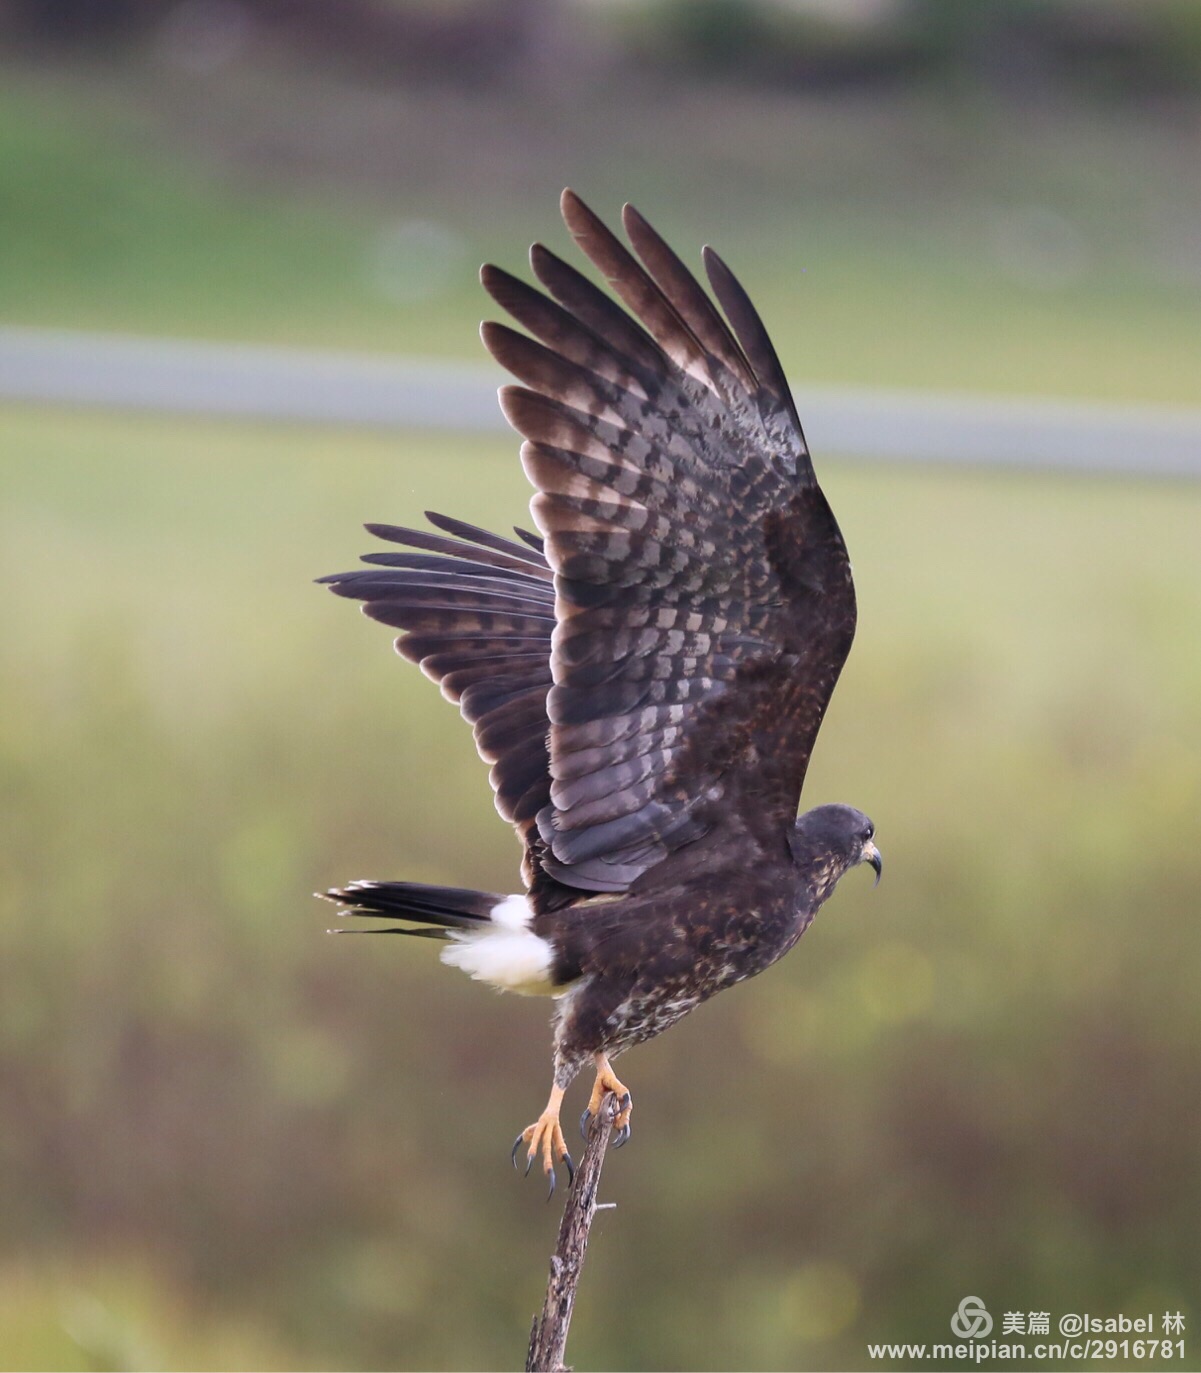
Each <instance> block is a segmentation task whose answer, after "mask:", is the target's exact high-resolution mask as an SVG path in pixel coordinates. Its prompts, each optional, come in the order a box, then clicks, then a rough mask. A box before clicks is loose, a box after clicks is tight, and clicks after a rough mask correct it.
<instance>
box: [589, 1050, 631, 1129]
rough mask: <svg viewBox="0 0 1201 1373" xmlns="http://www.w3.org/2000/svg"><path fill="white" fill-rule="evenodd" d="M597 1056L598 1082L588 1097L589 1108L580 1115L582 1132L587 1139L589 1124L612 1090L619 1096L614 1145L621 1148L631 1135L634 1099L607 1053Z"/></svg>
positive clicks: (614, 1121)
mask: <svg viewBox="0 0 1201 1373" xmlns="http://www.w3.org/2000/svg"><path fill="white" fill-rule="evenodd" d="M595 1058H596V1082H595V1084H594V1085H593V1088H592V1095H591V1096H590V1097H589V1098H588V1108H587V1110H585V1112H584V1114H583V1115H582V1116H581V1117H580V1134H582V1135H583V1136H584V1138H585V1139H587V1138H588V1126H589V1125H590V1124H591V1123H592V1120H593V1118H594V1117H595V1116H597V1115H599V1114H600V1108H601V1103H602V1102H603V1101H604V1099H605V1094H606V1093H607V1092H612V1093H613V1095H614V1096H615V1097H616V1098H617V1114H616V1115H615V1116H614V1117H613V1129H614V1130H615V1131H616V1132H617V1135H616V1138H615V1139H614V1140H613V1147H614V1149H620V1148H621V1146H622V1145H623V1144H624V1143H625V1142H626V1140H628V1139H629V1137H630V1115H631V1113H632V1112H633V1110H634V1101H633V1098H632V1097H631V1096H630V1090H629V1088H628V1087H627V1086H626V1085H625V1083H624V1082H622V1081H621V1079H620V1078H619V1077H618V1076H617V1074H616V1073H615V1072H614V1071H613V1069H612V1068H611V1067H610V1066H609V1060H608V1059H607V1058H606V1057H605V1055H604V1054H597V1055H595Z"/></svg>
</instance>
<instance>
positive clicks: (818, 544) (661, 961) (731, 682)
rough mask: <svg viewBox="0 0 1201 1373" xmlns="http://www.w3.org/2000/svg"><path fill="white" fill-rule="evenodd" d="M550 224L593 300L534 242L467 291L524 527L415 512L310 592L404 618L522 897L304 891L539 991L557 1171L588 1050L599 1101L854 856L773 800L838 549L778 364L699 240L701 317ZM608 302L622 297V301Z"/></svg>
mask: <svg viewBox="0 0 1201 1373" xmlns="http://www.w3.org/2000/svg"><path fill="white" fill-rule="evenodd" d="M561 208H562V212H563V218H564V220H565V221H566V224H567V227H568V229H569V230H570V232H571V234H572V237H573V238H574V239H575V241H576V243H577V244H578V245H579V246H580V248H582V249H583V251H584V253H585V254H586V255H587V256H588V257H589V258H590V259H591V261H592V262H593V264H594V265H595V266H596V267H597V268H598V269H599V271H600V273H601V274H602V275H603V277H604V278H605V280H606V281H607V282H608V284H609V286H610V287H611V288H612V290H613V292H614V293H615V294H616V296H617V297H618V299H619V300H620V302H621V304H620V305H619V304H618V303H617V302H616V301H614V300H613V299H612V297H610V296H609V295H607V294H606V293H605V292H604V291H602V290H600V289H599V288H598V287H597V286H596V285H594V284H593V282H592V281H591V280H589V279H588V278H587V277H585V276H583V275H582V274H581V273H580V272H578V271H577V270H576V269H575V268H574V267H572V266H570V265H569V264H568V263H566V262H564V261H563V260H562V259H561V258H559V257H557V256H556V255H555V254H554V253H552V252H550V251H549V250H548V249H547V248H544V247H543V246H542V245H541V244H535V245H534V247H533V249H532V250H531V254H530V261H531V264H532V267H533V271H534V275H535V276H536V277H537V278H538V280H539V282H540V283H541V285H542V286H543V287H544V288H545V290H544V291H539V290H537V289H535V288H534V287H532V286H530V285H527V284H526V283H525V282H524V281H521V280H519V279H518V278H517V277H514V276H510V275H509V273H508V272H504V271H502V270H501V269H500V268H498V267H492V266H486V267H485V268H484V269H483V272H482V280H483V284H484V286H485V288H486V289H487V291H488V293H489V294H490V295H491V296H492V298H493V300H495V301H496V302H497V304H498V305H500V306H501V307H502V308H503V309H504V310H506V311H507V312H508V313H509V314H510V315H511V316H512V317H513V318H514V319H515V320H516V321H517V323H518V324H520V325H521V326H523V328H524V329H525V330H527V331H528V332H527V333H520V332H518V331H516V330H514V329H511V328H509V327H508V326H507V325H504V324H495V323H488V324H485V325H484V326H483V329H482V333H483V339H484V343H485V344H486V345H487V347H488V349H489V350H490V352H491V353H492V355H493V357H495V358H496V359H497V360H498V361H499V362H500V363H502V364H503V365H504V366H505V367H506V368H507V369H508V370H509V371H510V372H512V373H513V375H514V376H515V377H516V378H517V379H518V381H519V382H521V383H522V384H521V385H519V386H506V387H504V388H503V389H502V390H501V393H500V401H501V406H502V408H503V410H504V413H505V415H506V417H507V418H508V420H509V422H510V424H512V425H513V427H514V428H515V429H516V430H517V431H518V432H519V433H520V434H521V435H523V437H524V439H525V442H524V443H523V444H522V447H521V462H522V466H523V467H524V468H525V472H526V476H527V477H528V478H529V480H530V481H531V483H532V484H533V486H534V487H535V489H536V494H535V495H534V497H533V500H532V502H531V507H530V508H531V512H532V515H533V519H534V522H535V524H536V525H537V527H538V530H539V531H540V532H539V534H532V533H528V532H526V531H524V530H517V531H516V533H517V536H518V537H517V541H514V540H511V539H507V538H500V537H498V536H497V535H495V534H491V533H488V532H487V531H485V530H483V529H478V528H476V527H474V526H472V525H468V524H464V523H463V522H462V521H460V520H455V519H450V518H448V517H446V516H445V515H435V514H429V515H428V519H429V521H430V524H431V525H432V526H433V530H434V531H437V532H432V531H430V530H415V529H402V528H397V527H394V526H392V525H376V524H373V525H368V526H367V528H368V530H369V531H370V532H371V533H372V534H374V535H376V536H378V537H379V538H381V539H383V540H385V541H387V542H388V543H389V544H393V545H398V546H399V547H400V548H401V549H402V550H404V551H401V552H391V551H389V552H375V553H369V554H367V555H366V557H365V558H364V559H363V561H364V562H366V563H368V564H370V568H369V569H368V570H359V571H355V572H346V573H341V574H338V575H335V576H331V577H326V578H323V580H324V581H325V582H326V583H327V584H328V585H329V586H330V588H331V589H332V590H333V591H334V592H336V593H337V594H338V595H339V596H347V597H350V598H352V599H355V600H360V601H362V602H363V610H364V611H365V612H366V613H367V614H368V615H369V616H371V618H372V619H375V620H381V621H382V622H383V623H384V624H387V625H392V626H394V627H395V628H397V629H399V630H400V631H401V636H400V638H399V639H398V640H397V641H396V647H397V649H398V651H399V652H400V653H401V655H402V656H403V657H405V658H408V659H409V660H410V661H412V662H415V663H418V664H420V666H421V670H422V671H423V672H424V673H425V674H426V675H427V676H428V677H432V678H433V679H434V680H435V681H436V682H438V683H439V684H440V685H441V688H442V694H443V695H444V696H446V697H448V698H449V699H450V700H452V701H455V702H457V703H458V706H459V709H460V710H461V711H462V713H463V716H464V718H465V719H466V720H467V721H468V722H469V723H470V724H471V726H472V728H473V730H474V732H475V742H476V746H477V748H478V749H479V752H480V754H481V755H482V757H483V758H484V759H485V760H486V761H487V762H488V763H490V764H491V765H492V771H491V781H492V787H493V789H494V791H495V792H496V807H497V809H498V810H499V811H500V813H501V815H503V816H504V817H505V819H506V820H508V821H510V822H511V823H512V824H513V825H514V826H515V827H516V829H517V832H518V835H519V837H520V839H521V842H522V844H523V846H524V850H525V852H524V859H523V862H522V877H523V879H524V882H525V888H526V889H525V891H524V892H523V893H521V894H519V895H513V896H506V895H503V894H501V893H497V892H478V891H466V890H461V889H458V888H450V887H433V886H425V885H421V884H418V883H413V882H354V883H351V884H350V885H348V886H347V887H345V888H344V889H342V890H335V891H331V892H328V893H326V895H327V896H328V897H329V898H330V899H332V900H334V901H337V902H338V903H340V904H341V905H342V906H343V907H344V908H345V910H346V912H347V913H348V914H350V915H355V916H359V915H363V916H376V917H389V918H391V919H393V920H397V921H401V922H407V923H403V924H399V925H392V926H391V927H389V928H388V929H387V930H378V931H376V932H379V933H385V932H387V933H402V934H417V935H426V936H429V937H432V938H437V939H442V940H445V941H446V946H445V948H444V949H443V951H442V960H443V962H445V963H449V964H452V965H453V966H455V967H457V968H461V969H462V970H463V971H464V972H466V973H469V974H470V975H471V976H472V977H474V978H479V979H481V980H482V981H485V982H489V983H491V984H492V985H493V986H496V987H500V988H502V989H504V990H506V991H513V992H520V993H523V994H526V995H546V996H551V997H553V998H555V1001H556V1010H555V1017H554V1083H553V1087H552V1090H551V1094H550V1100H549V1101H548V1103H547V1106H546V1109H545V1110H544V1111H543V1112H542V1114H541V1116H539V1118H538V1119H537V1121H535V1122H534V1124H533V1125H531V1126H529V1127H528V1128H527V1129H526V1130H524V1131H523V1132H522V1134H521V1135H520V1136H519V1137H518V1140H517V1143H516V1145H515V1146H514V1150H513V1153H514V1160H515V1161H516V1155H517V1150H518V1149H519V1148H520V1147H521V1146H522V1144H525V1145H527V1146H528V1152H527V1158H528V1162H527V1167H526V1172H527V1173H528V1172H529V1165H530V1164H532V1163H533V1161H534V1160H535V1159H536V1158H538V1157H540V1158H541V1161H542V1167H543V1169H544V1170H545V1172H546V1174H547V1175H548V1177H549V1180H550V1187H551V1190H553V1188H554V1178H555V1163H556V1161H557V1160H558V1161H562V1162H563V1164H564V1165H565V1166H566V1168H567V1170H568V1173H569V1176H570V1173H571V1170H572V1164H571V1159H570V1156H569V1154H568V1152H567V1146H566V1144H565V1142H564V1138H563V1132H562V1129H561V1127H560V1123H559V1111H560V1105H561V1102H562V1099H563V1094H564V1092H565V1090H566V1088H567V1087H568V1085H569V1084H570V1083H571V1081H572V1080H573V1079H574V1078H575V1076H576V1074H577V1073H578V1072H579V1071H580V1069H581V1068H583V1067H584V1066H585V1065H586V1064H588V1063H589V1062H591V1063H592V1064H593V1065H594V1066H595V1070H596V1085H595V1087H594V1089H593V1092H592V1097H591V1100H590V1102H589V1105H588V1111H587V1112H585V1117H584V1122H585V1123H586V1121H587V1118H588V1116H589V1114H590V1113H591V1114H595V1113H596V1112H597V1111H599V1109H600V1105H601V1102H602V1100H603V1098H604V1095H605V1093H606V1092H608V1091H611V1092H613V1093H615V1094H616V1096H617V1098H618V1104H619V1107H620V1110H619V1113H618V1114H617V1116H616V1118H615V1121H614V1128H615V1129H616V1130H617V1132H618V1133H617V1142H618V1143H624V1142H625V1141H626V1139H628V1138H629V1132H630V1110H631V1101H630V1093H629V1092H628V1091H627V1089H626V1087H625V1085H624V1084H623V1083H621V1082H620V1081H619V1080H618V1078H617V1076H616V1075H615V1073H614V1072H613V1069H612V1067H611V1060H612V1059H613V1057H614V1056H615V1055H616V1054H618V1053H620V1052H621V1051H623V1050H625V1049H627V1048H629V1047H630V1046H631V1045H633V1044H638V1043H640V1042H641V1041H643V1040H645V1039H649V1038H650V1037H651V1036H652V1035H656V1034H658V1033H659V1032H660V1031H661V1030H665V1029H666V1028H667V1027H668V1026H669V1025H671V1024H673V1023H674V1022H675V1021H677V1020H679V1019H680V1017H681V1016H683V1015H686V1014H687V1012H688V1011H690V1010H691V1009H692V1008H693V1007H694V1006H696V1005H698V1004H699V1003H700V1002H702V1001H704V1000H705V999H706V998H708V997H710V996H712V995H713V994H714V993H715V992H719V991H721V990H722V989H723V988H725V987H730V986H733V985H734V983H736V982H741V981H742V980H743V979H744V978H747V977H751V976H753V975H754V974H755V973H758V972H762V970H763V969H764V968H766V967H768V966H769V964H771V963H774V962H775V961H776V959H778V958H780V957H781V956H782V955H783V954H785V953H787V952H788V950H789V949H791V948H792V946H793V945H794V944H795V943H796V942H797V940H798V939H799V938H800V936H801V934H802V933H803V932H804V930H805V929H806V927H807V926H808V925H809V923H810V921H812V919H813V917H814V915H815V913H816V912H817V909H818V907H819V906H821V904H822V903H823V902H824V901H825V900H826V899H827V898H828V897H829V896H830V894H831V893H832V892H833V890H834V887H835V884H836V883H837V882H838V879H839V878H840V877H841V876H842V875H843V874H844V873H845V872H846V871H847V870H848V869H849V868H852V867H854V866H855V865H856V864H858V863H870V864H871V865H872V866H873V867H874V868H875V869H876V874H877V880H879V872H880V854H879V852H878V850H877V849H876V846H875V845H874V844H873V843H872V823H871V821H870V820H869V819H868V818H867V816H866V815H864V814H863V813H862V812H861V811H858V810H855V809H853V808H852V807H850V806H843V805H826V806H819V807H818V808H817V809H816V810H811V811H808V812H806V813H805V814H803V815H801V816H800V817H799V818H798V817H797V804H798V800H799V797H800V792H801V783H802V782H803V780H804V777H805V770H806V767H807V765H808V762H809V755H810V752H811V750H812V748H813V742H814V739H815V737H816V735H817V731H818V728H819V726H820V724H821V721H822V716H823V715H824V713H825V710H826V706H827V704H828V703H829V700H830V694H831V692H832V691H833V690H834V684H835V682H836V681H837V679H838V674H839V672H840V670H841V669H842V665H843V662H844V661H845V660H846V656H847V653H848V652H849V650H850V647H851V639H852V637H853V635H854V632H855V592H854V587H853V585H852V581H851V565H850V562H849V561H848V559H847V553H846V548H845V546H844V544H843V541H842V536H841V534H840V533H839V530H838V525H837V524H836V523H835V520H834V516H833V514H832V513H831V511H830V507H829V506H828V505H827V504H826V500H825V497H824V496H823V495H822V492H821V488H820V487H819V486H818V484H817V479H816V478H815V476H814V472H813V466H812V464H811V462H810V460H809V452H808V449H807V448H806V446H805V439H804V436H803V434H802V432H801V425H800V421H799V419H798V417H797V412H796V408H795V406H794V404H793V401H792V397H791V395H790V394H789V390H788V386H787V383H786V382H785V380H784V374H783V372H782V370H781V368H780V364H779V361H778V359H777V357H776V354H775V350H774V349H773V347H772V344H771V342H770V340H769V339H768V336H767V333H766V331H765V329H764V327H763V324H762V322H761V321H760V319H759V316H758V314H757V313H756V311H755V309H754V307H753V306H752V304H751V302H750V300H749V299H748V297H747V295H746V292H745V291H744V290H743V288H742V287H741V286H740V285H739V283H738V281H737V280H736V279H735V277H734V275H733V274H732V273H731V271H730V269H729V268H728V267H727V266H726V265H725V263H724V262H723V261H722V260H721V258H720V257H718V256H717V254H716V253H714V252H713V251H712V250H711V249H708V248H706V249H705V252H704V263H705V270H706V272H707V273H708V278H709V282H710V285H711V286H712V289H713V293H714V295H715V296H716V298H717V301H718V303H719V304H720V306H721V309H722V311H724V318H723V316H722V314H720V313H719V312H718V310H717V309H716V308H715V306H714V304H713V302H712V301H711V299H710V297H709V296H708V295H707V294H706V292H705V291H704V290H703V289H702V288H701V287H700V285H698V283H697V281H696V279H695V278H694V277H693V276H692V275H691V274H690V272H689V271H688V270H687V268H686V267H685V266H684V265H683V263H682V262H681V261H680V259H679V258H678V257H677V256H676V254H675V253H674V252H673V251H672V250H671V248H669V247H668V246H667V244H666V243H665V242H664V241H663V240H662V238H660V237H659V235H658V234H657V233H656V232H655V231H654V229H652V228H651V226H650V225H649V224H648V223H647V222H646V220H645V219H643V218H642V216H641V215H640V214H639V213H638V212H637V211H636V210H634V209H633V208H632V207H631V206H628V205H627V206H626V207H625V210H624V212H623V223H624V227H625V230H626V233H627V235H628V237H629V240H630V244H631V245H632V248H633V252H632V253H631V251H630V250H629V249H628V248H627V247H626V246H625V245H624V244H623V243H622V242H621V241H620V240H619V239H618V238H617V237H616V236H615V235H614V234H613V233H612V232H610V230H609V229H608V228H606V226H605V225H604V224H603V223H602V222H601V221H600V220H599V219H598V218H597V217H596V215H595V214H593V212H592V211H591V210H589V209H588V207H587V206H586V205H584V203H583V202H582V201H581V200H580V199H579V198H578V197H577V196H576V195H574V194H573V193H572V192H570V191H566V192H564V194H563V198H562V207H561ZM622 306H624V307H625V308H624V309H623V308H622Z"/></svg>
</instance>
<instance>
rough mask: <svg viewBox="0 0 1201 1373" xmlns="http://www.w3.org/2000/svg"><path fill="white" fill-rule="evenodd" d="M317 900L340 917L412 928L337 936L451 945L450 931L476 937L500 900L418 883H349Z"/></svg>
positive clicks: (462, 889) (488, 894)
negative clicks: (405, 937) (331, 905)
mask: <svg viewBox="0 0 1201 1373" xmlns="http://www.w3.org/2000/svg"><path fill="white" fill-rule="evenodd" d="M317 895H318V896H320V897H322V899H323V900H326V901H336V902H337V903H338V905H339V906H340V907H341V908H342V910H341V912H340V913H341V914H342V915H354V916H359V915H365V916H369V917H372V918H374V919H390V920H408V921H412V922H413V926H415V928H410V927H409V926H407V925H388V926H384V927H382V928H376V929H370V930H339V931H338V933H339V934H413V935H420V936H423V937H424V938H426V939H451V938H453V935H452V933H451V931H452V930H460V931H463V932H467V931H479V932H482V931H483V930H485V929H486V928H487V926H488V925H489V923H490V922H491V918H492V912H493V911H494V910H495V909H496V907H497V906H498V905H499V904H500V903H501V902H503V901H504V899H505V898H504V897H503V896H500V895H498V894H497V893H495V892H484V891H470V890H468V889H467V888H466V887H429V886H426V885H425V884H424V883H423V882H351V883H350V885H349V886H346V887H342V888H335V889H334V890H333V891H327V892H318V893H317Z"/></svg>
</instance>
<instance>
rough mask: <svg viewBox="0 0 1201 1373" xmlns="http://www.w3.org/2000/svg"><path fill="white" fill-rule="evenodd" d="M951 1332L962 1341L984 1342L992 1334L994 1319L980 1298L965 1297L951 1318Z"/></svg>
mask: <svg viewBox="0 0 1201 1373" xmlns="http://www.w3.org/2000/svg"><path fill="white" fill-rule="evenodd" d="M951 1330H952V1332H953V1333H954V1334H956V1335H958V1336H959V1338H960V1339H961V1340H982V1339H985V1338H986V1337H987V1336H988V1335H990V1334H992V1317H991V1316H990V1315H989V1314H988V1308H987V1307H986V1306H985V1305H984V1303H983V1302H982V1301H981V1300H980V1298H979V1297H964V1299H963V1300H962V1301H961V1302H960V1303H959V1309H958V1310H957V1311H956V1312H955V1314H954V1315H953V1316H952V1317H951Z"/></svg>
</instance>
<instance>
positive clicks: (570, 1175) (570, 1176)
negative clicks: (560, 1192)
mask: <svg viewBox="0 0 1201 1373" xmlns="http://www.w3.org/2000/svg"><path fill="white" fill-rule="evenodd" d="M563 1166H564V1168H566V1169H567V1185H568V1187H570V1186H571V1184H572V1183H573V1182H574V1181H575V1164H574V1163H572V1161H571V1155H570V1154H569V1153H568V1152H567V1150H566V1149H564V1151H563Z"/></svg>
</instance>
